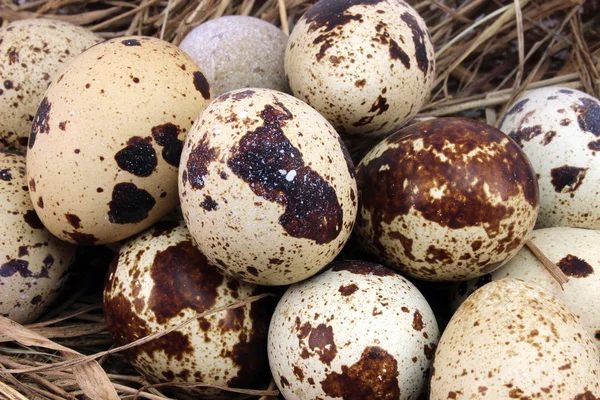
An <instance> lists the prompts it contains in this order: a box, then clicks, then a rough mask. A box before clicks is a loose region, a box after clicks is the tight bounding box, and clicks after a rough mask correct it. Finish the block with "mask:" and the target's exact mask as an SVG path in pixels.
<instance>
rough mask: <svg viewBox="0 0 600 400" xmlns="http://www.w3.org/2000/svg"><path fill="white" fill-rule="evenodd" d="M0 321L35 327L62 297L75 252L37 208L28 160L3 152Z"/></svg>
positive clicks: (0, 168) (0, 157)
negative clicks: (49, 227)
mask: <svg viewBox="0 0 600 400" xmlns="http://www.w3.org/2000/svg"><path fill="white" fill-rule="evenodd" d="M0 215H2V217H0V232H1V235H0V315H2V316H3V317H7V318H10V319H12V320H13V321H16V322H18V323H21V324H27V323H30V322H33V321H35V319H36V318H38V317H39V316H40V315H41V314H43V313H44V312H45V311H46V310H47V309H48V306H50V305H51V304H52V302H53V301H54V300H55V299H56V297H57V296H58V295H59V294H60V291H61V289H62V287H63V283H64V281H65V279H66V277H67V274H68V271H69V268H70V267H71V265H72V264H73V262H74V259H75V246H73V245H71V244H68V243H64V242H62V241H60V240H58V239H57V238H55V237H54V236H52V235H51V234H50V232H48V230H47V229H45V228H44V225H42V222H41V221H40V219H39V218H38V216H37V214H36V213H35V211H34V209H33V205H32V204H31V199H30V198H29V193H28V187H27V178H26V176H25V156H23V155H21V154H17V153H16V152H11V151H7V150H0Z"/></svg>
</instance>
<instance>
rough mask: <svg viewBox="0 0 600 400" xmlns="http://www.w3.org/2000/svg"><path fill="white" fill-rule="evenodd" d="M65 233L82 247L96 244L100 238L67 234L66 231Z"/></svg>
mask: <svg viewBox="0 0 600 400" xmlns="http://www.w3.org/2000/svg"><path fill="white" fill-rule="evenodd" d="M63 233H64V234H65V235H69V237H71V239H73V241H75V243H77V244H80V245H93V244H94V243H96V242H97V241H98V238H96V236H94V235H92V234H90V233H81V232H66V231H63Z"/></svg>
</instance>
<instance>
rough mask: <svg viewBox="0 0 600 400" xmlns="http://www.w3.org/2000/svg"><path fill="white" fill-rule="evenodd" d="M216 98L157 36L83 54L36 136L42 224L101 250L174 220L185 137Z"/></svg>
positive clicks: (36, 124) (46, 107)
mask: <svg viewBox="0 0 600 400" xmlns="http://www.w3.org/2000/svg"><path fill="white" fill-rule="evenodd" d="M209 99H210V90H209V86H208V83H207V81H206V79H205V78H204V75H202V72H201V71H200V70H199V69H198V67H197V66H196V64H195V63H194V61H192V59H191V58H190V57H189V56H188V55H187V54H185V53H184V52H183V51H182V50H180V49H179V48H177V47H176V46H173V45H171V44H169V43H168V42H165V41H162V40H159V39H155V38H150V37H141V36H132V37H123V38H117V39H111V40H109V41H106V42H104V43H101V44H98V45H96V46H94V47H92V48H90V49H88V50H87V51H85V52H84V53H82V54H81V55H79V56H78V57H76V58H75V59H74V60H73V61H72V62H71V63H70V64H69V65H68V66H67V67H66V68H65V69H63V70H62V73H61V75H60V76H58V77H57V78H56V79H55V80H54V81H53V82H52V84H51V85H50V87H49V88H48V91H47V92H46V95H45V97H44V99H43V100H42V102H41V105H40V107H39V109H38V111H37V114H36V116H35V119H34V121H33V127H32V131H31V136H30V137H29V150H28V152H27V173H28V176H29V180H30V182H33V183H34V186H32V188H31V189H32V190H31V196H32V200H33V203H34V206H35V209H36V211H37V213H38V215H39V216H40V219H41V220H42V221H43V222H44V225H46V227H47V228H48V229H49V230H50V231H51V232H52V233H54V234H55V235H56V236H58V237H59V238H61V239H63V240H66V241H70V242H74V243H80V244H103V243H111V242H116V241H119V240H121V239H124V238H127V237H129V236H131V235H133V234H135V233H138V232H140V231H142V230H143V229H145V228H147V227H149V226H150V225H152V224H153V223H154V222H156V221H157V220H158V219H160V218H161V217H162V216H164V215H165V214H167V213H169V212H170V211H171V210H172V209H173V208H174V207H175V205H176V204H177V202H178V196H177V168H178V166H179V158H180V155H181V149H182V146H183V140H184V138H185V136H186V134H187V132H188V130H189V129H190V127H191V126H192V124H193V122H194V120H195V119H196V117H197V116H198V114H200V112H201V111H202V109H203V108H204V107H205V106H206V105H207V104H208V101H209Z"/></svg>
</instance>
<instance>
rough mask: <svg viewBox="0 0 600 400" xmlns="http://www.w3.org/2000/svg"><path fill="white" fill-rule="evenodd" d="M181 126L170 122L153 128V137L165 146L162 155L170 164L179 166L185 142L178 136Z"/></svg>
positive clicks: (160, 144)
mask: <svg viewBox="0 0 600 400" xmlns="http://www.w3.org/2000/svg"><path fill="white" fill-rule="evenodd" d="M180 133H181V128H180V127H179V126H177V125H175V124H172V123H170V122H168V123H166V124H163V125H158V126H155V127H153V128H152V137H153V138H154V140H155V141H156V143H157V144H158V145H159V146H161V147H162V148H163V150H162V157H163V159H164V160H165V161H166V162H167V163H168V164H170V165H172V166H174V167H179V159H180V158H181V151H182V150H183V142H182V141H181V140H179V139H178V138H177V137H178V136H179V134H180Z"/></svg>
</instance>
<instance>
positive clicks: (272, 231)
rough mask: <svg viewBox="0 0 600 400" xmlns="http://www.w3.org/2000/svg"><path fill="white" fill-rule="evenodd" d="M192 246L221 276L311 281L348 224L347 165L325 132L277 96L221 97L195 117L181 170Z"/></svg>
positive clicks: (350, 187)
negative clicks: (197, 247)
mask: <svg viewBox="0 0 600 400" xmlns="http://www.w3.org/2000/svg"><path fill="white" fill-rule="evenodd" d="M179 192H180V197H181V208H182V211H183V215H184V217H185V220H186V223H187V226H188V228H189V229H190V232H191V234H192V236H193V237H194V240H195V241H196V243H197V244H198V246H199V248H200V250H201V251H202V252H203V253H204V254H205V255H206V257H207V258H208V259H209V260H210V261H211V262H212V263H215V264H217V265H219V266H221V267H222V269H223V270H224V271H225V272H226V273H227V274H229V275H232V276H234V277H238V278H240V279H244V280H246V281H248V282H253V283H257V284H262V285H285V284H291V283H294V282H298V281H300V280H302V279H306V278H308V277H309V276H312V275H314V274H315V273H317V272H318V271H319V270H320V269H322V268H323V267H324V266H325V265H327V264H328V263H329V262H330V261H332V260H333V258H334V257H335V256H336V255H337V254H338V253H339V252H340V251H341V249H342V247H343V246H344V243H345V242H346V240H347V239H348V237H349V235H350V232H351V231H352V228H353V226H354V220H355V216H356V208H357V198H356V180H355V177H354V166H353V164H352V160H350V156H349V155H348V153H347V151H346V148H345V147H344V145H343V143H342V142H341V140H340V138H339V136H338V134H337V133H336V132H335V130H334V129H333V127H332V126H331V125H330V124H329V123H328V122H327V121H326V120H325V118H323V117H322V116H320V115H319V114H318V113H317V112H316V111H315V110H314V109H312V108H311V107H309V106H308V105H306V103H303V102H302V101H300V100H298V99H296V98H294V97H292V96H289V95H287V94H285V93H281V92H277V91H274V90H270V89H244V90H237V91H232V92H228V93H225V94H223V95H221V96H219V97H218V98H217V99H215V101H213V102H212V103H211V104H210V105H209V106H208V107H207V108H206V109H205V110H204V111H203V112H202V114H201V115H200V117H198V120H197V121H196V123H195V124H194V126H193V127H192V129H191V131H190V134H189V135H188V137H187V139H186V142H185V145H184V150H183V153H182V156H181V168H180V171H179Z"/></svg>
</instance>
